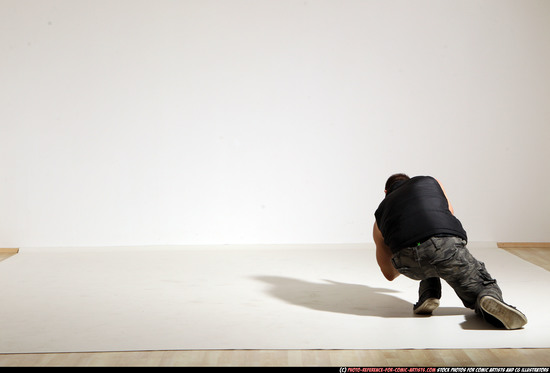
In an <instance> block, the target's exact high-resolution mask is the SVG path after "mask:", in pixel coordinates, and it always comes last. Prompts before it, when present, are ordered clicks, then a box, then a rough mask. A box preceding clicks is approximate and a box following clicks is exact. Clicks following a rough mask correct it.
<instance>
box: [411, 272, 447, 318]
mask: <svg viewBox="0 0 550 373" xmlns="http://www.w3.org/2000/svg"><path fill="white" fill-rule="evenodd" d="M439 299H441V280H440V279H439V277H430V278H427V279H425V280H422V281H420V286H419V288H418V302H417V303H416V304H415V305H414V307H413V311H414V313H415V314H417V315H431V314H432V312H433V311H434V310H435V309H436V308H437V307H439Z"/></svg>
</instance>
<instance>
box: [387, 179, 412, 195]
mask: <svg viewBox="0 0 550 373" xmlns="http://www.w3.org/2000/svg"><path fill="white" fill-rule="evenodd" d="M409 179H410V177H408V176H407V175H405V174H393V175H391V176H390V177H389V178H388V180H386V185H385V190H384V193H386V194H388V193H390V192H391V191H392V190H393V187H394V186H397V184H396V183H399V182H402V181H407V180H409ZM399 184H400V183H399Z"/></svg>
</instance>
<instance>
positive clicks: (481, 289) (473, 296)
mask: <svg viewBox="0 0 550 373" xmlns="http://www.w3.org/2000/svg"><path fill="white" fill-rule="evenodd" d="M443 240H444V241H445V242H444V243H443V244H442V245H441V247H440V249H439V252H440V253H439V254H440V255H441V257H440V258H438V259H437V261H438V263H437V269H438V272H439V273H440V275H441V278H443V279H444V280H445V281H447V283H448V284H449V285H450V286H451V287H452V288H453V289H454V291H455V292H456V294H457V295H458V297H459V298H460V299H461V300H462V303H463V304H464V306H466V307H468V308H471V309H474V310H475V312H476V313H477V314H478V315H480V316H481V317H483V319H485V320H486V321H488V322H489V323H491V324H493V325H495V326H498V327H505V328H507V329H518V328H521V327H522V326H523V325H525V324H526V323H527V318H526V317H525V315H524V314H523V313H521V312H520V311H518V310H517V309H515V308H514V307H512V306H510V305H508V304H506V303H504V301H503V299H502V291H501V290H500V288H499V286H498V285H497V281H496V280H495V279H493V278H492V277H491V275H490V274H489V272H487V270H486V269H485V264H484V263H483V262H480V261H478V260H477V259H475V258H474V257H473V256H472V254H471V253H470V252H469V250H468V249H467V248H466V246H465V242H462V243H460V242H457V241H458V240H457V239H455V238H452V239H443Z"/></svg>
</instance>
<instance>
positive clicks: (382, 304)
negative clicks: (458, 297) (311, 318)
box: [254, 276, 472, 318]
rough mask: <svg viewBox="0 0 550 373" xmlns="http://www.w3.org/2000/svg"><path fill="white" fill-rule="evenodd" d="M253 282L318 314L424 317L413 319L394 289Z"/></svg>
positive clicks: (275, 279)
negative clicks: (261, 284) (262, 284)
mask: <svg viewBox="0 0 550 373" xmlns="http://www.w3.org/2000/svg"><path fill="white" fill-rule="evenodd" d="M254 279H256V280H258V281H262V282H265V283H266V284H268V285H269V288H268V289H267V291H266V292H267V293H268V294H270V295H271V296H273V297H275V298H277V299H280V300H282V301H284V302H287V303H289V304H294V305H297V306H301V307H307V308H311V309H314V310H318V311H325V312H336V313H344V314H350V315H359V316H376V317H411V318H412V317H426V316H417V315H414V314H413V312H412V308H413V305H412V304H411V303H409V302H407V301H405V300H403V299H401V298H399V297H396V296H394V295H392V293H397V292H398V291H396V290H393V289H386V288H374V287H370V286H367V285H357V284H346V283H342V282H336V281H330V280H324V282H321V283H314V282H308V281H304V280H299V279H295V278H288V277H280V276H256V277H254ZM470 312H472V311H471V310H468V309H465V308H461V307H439V308H438V309H437V310H436V311H435V312H434V316H456V315H467V314H469V313H470Z"/></svg>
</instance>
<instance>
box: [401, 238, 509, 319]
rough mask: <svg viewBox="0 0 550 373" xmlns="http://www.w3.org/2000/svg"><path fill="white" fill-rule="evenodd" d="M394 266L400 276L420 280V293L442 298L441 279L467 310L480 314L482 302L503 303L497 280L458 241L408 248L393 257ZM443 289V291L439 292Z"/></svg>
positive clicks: (433, 241) (437, 240) (430, 241)
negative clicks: (490, 299)
mask: <svg viewBox="0 0 550 373" xmlns="http://www.w3.org/2000/svg"><path fill="white" fill-rule="evenodd" d="M392 263H393V266H394V267H395V268H396V269H397V270H398V271H399V273H401V274H403V275H405V276H407V277H409V278H412V279H414V280H420V281H421V283H420V290H419V293H420V294H422V293H423V292H424V291H432V292H435V293H437V291H439V294H441V283H440V280H439V279H440V278H442V279H443V280H445V281H446V282H447V283H448V284H449V285H450V286H451V287H452V288H453V289H454V291H455V292H456V294H457V295H458V297H459V298H460V299H461V300H462V303H463V304H464V306H465V307H468V308H471V309H474V310H476V312H478V311H479V302H478V301H479V299H480V298H481V296H484V295H491V296H493V297H495V298H497V299H499V300H502V292H501V290H500V288H499V287H498V285H497V283H496V280H495V279H493V278H492V277H491V275H490V274H489V273H488V272H487V270H486V269H485V264H484V263H483V262H480V261H478V260H477V259H475V258H474V257H473V256H472V254H470V252H469V251H468V249H467V248H466V241H464V240H462V239H461V238H458V237H432V238H430V239H428V240H427V241H424V242H422V243H420V244H419V245H418V246H413V247H408V248H405V249H402V250H400V251H399V252H397V253H396V254H394V255H393V258H392ZM437 287H439V289H437Z"/></svg>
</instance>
